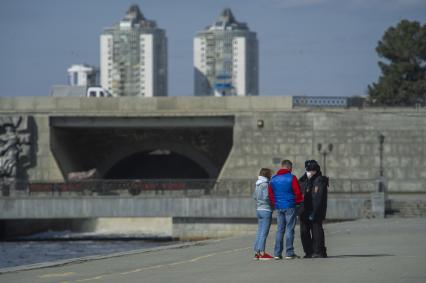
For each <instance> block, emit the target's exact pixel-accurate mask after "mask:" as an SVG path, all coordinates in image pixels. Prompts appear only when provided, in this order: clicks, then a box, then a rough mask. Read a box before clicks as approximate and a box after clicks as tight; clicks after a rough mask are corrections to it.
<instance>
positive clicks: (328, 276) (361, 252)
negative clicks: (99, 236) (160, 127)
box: [0, 218, 426, 283]
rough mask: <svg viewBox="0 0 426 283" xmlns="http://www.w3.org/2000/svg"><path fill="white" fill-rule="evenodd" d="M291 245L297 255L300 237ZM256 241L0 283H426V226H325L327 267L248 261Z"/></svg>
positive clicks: (75, 266)
mask: <svg viewBox="0 0 426 283" xmlns="http://www.w3.org/2000/svg"><path fill="white" fill-rule="evenodd" d="M273 236H274V235H273V234H272V235H271V236H270V238H269V239H268V250H269V251H271V250H272V244H273ZM296 237H297V238H296V241H295V247H296V252H298V253H299V254H302V250H301V245H300V241H299V238H298V237H299V233H298V232H297V233H296ZM253 238H254V235H248V236H242V237H235V238H228V239H222V240H217V241H207V242H204V243H198V244H195V245H194V244H191V245H187V246H183V247H182V246H181V247H177V246H175V247H174V248H162V249H157V250H154V251H150V252H138V253H135V254H129V255H122V256H116V257H110V258H104V259H98V260H90V261H84V262H75V263H71V264H66V265H63V266H55V267H48V268H42V269H34V270H27V271H17V272H11V273H4V274H0V282H13V283H18V282H32V283H38V282H43V283H44V282H57V283H59V282H63V283H65V282H69V283H71V282H72V283H74V282H111V283H117V282H120V283H125V282H138V283H139V282H159V283H160V282H161V283H165V282H173V283H174V282H177V283H180V282H182V283H183V282H185V283H188V282H233V283H234V282H236V283H238V282H241V283H243V282H244V283H248V282H327V283H333V282H336V283H337V282H339V283H341V282H357V283H359V282H363V283H364V282H410V283H412V282H426V218H418V219H385V220H360V221H356V222H344V223H334V224H328V225H327V226H326V244H327V247H328V253H329V256H330V257H329V258H327V259H296V260H281V261H275V260H273V261H268V262H259V261H253V260H252V255H253V254H252V251H251V249H252V248H251V245H252V241H253Z"/></svg>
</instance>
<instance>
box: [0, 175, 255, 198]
mask: <svg viewBox="0 0 426 283" xmlns="http://www.w3.org/2000/svg"><path fill="white" fill-rule="evenodd" d="M254 182H255V181H254V180H250V179H232V180H221V181H217V180H215V179H145V180H84V181H75V182H46V181H31V182H26V181H14V182H9V183H3V184H0V187H1V192H2V193H1V196H3V197H8V196H14V197H28V196H34V197H37V196H38V197H43V196H46V197H52V196H54V197H66V196H87V197H90V196H123V197H125V196H134V197H136V196H176V197H178V196H189V197H197V196H205V195H215V196H218V195H220V196H249V195H251V193H252V192H253V190H254Z"/></svg>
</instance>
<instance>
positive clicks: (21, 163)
mask: <svg viewBox="0 0 426 283" xmlns="http://www.w3.org/2000/svg"><path fill="white" fill-rule="evenodd" d="M29 131H30V130H29V125H28V118H27V117H21V116H13V117H10V116H0V187H2V189H3V187H4V186H5V185H7V186H8V187H9V189H15V188H16V182H17V180H18V178H19V177H20V169H23V168H25V167H28V166H29V164H30V159H31V157H30V143H31V142H30V135H31V134H30V133H29Z"/></svg>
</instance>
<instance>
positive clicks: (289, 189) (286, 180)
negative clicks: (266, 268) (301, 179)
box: [269, 160, 303, 259]
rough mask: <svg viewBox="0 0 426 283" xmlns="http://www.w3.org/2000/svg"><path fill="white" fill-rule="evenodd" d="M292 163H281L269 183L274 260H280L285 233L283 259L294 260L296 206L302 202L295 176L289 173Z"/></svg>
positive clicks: (295, 256) (286, 161) (288, 161)
mask: <svg viewBox="0 0 426 283" xmlns="http://www.w3.org/2000/svg"><path fill="white" fill-rule="evenodd" d="M292 169H293V163H292V162H291V161H290V160H283V161H282V162H281V169H280V170H279V171H278V172H277V174H276V175H275V176H273V177H272V178H271V181H270V183H269V199H270V200H271V203H272V205H273V206H274V209H275V210H276V212H277V226H278V227H277V235H276V238H275V248H274V258H275V259H282V258H283V257H282V253H283V238H284V233H285V249H286V251H285V258H286V259H294V258H298V256H297V255H296V254H295V253H294V246H293V242H294V227H295V226H296V205H300V204H301V203H302V202H303V195H302V193H301V191H300V187H299V183H298V181H297V178H296V176H294V175H293V174H292V173H291V170H292Z"/></svg>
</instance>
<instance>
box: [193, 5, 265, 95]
mask: <svg viewBox="0 0 426 283" xmlns="http://www.w3.org/2000/svg"><path fill="white" fill-rule="evenodd" d="M258 53H259V52H258V41H257V38H256V33H255V32H251V31H250V30H249V29H248V27H247V24H245V23H239V22H237V21H236V20H235V18H234V16H233V15H232V12H231V10H230V9H228V8H227V9H224V10H223V11H222V13H221V14H220V16H219V17H218V18H217V20H216V22H215V23H214V24H213V25H211V26H208V27H207V28H206V29H205V30H203V31H201V32H199V33H198V34H197V35H196V37H195V38H194V94H195V95H197V96H203V95H217V96H226V95H238V96H246V95H258V92H259V62H258V61H259V54H258Z"/></svg>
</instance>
